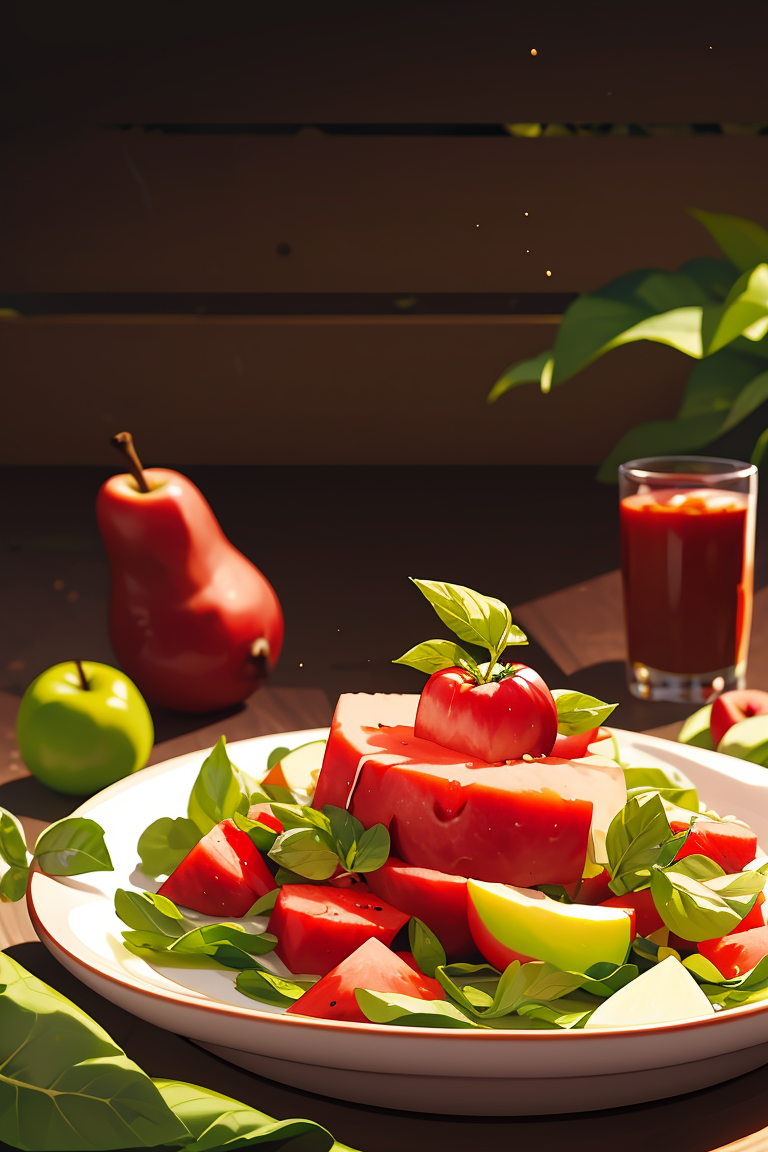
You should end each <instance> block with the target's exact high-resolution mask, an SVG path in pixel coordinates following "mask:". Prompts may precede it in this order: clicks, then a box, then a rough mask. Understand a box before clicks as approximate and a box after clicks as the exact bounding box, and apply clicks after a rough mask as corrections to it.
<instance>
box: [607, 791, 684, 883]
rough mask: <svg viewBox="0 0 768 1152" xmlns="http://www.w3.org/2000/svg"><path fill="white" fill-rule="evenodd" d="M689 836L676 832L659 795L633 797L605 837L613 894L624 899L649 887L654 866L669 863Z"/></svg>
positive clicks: (645, 794)
mask: <svg viewBox="0 0 768 1152" xmlns="http://www.w3.org/2000/svg"><path fill="white" fill-rule="evenodd" d="M687 835H688V832H687V831H685V832H679V833H677V835H675V834H674V833H673V832H672V829H671V828H670V825H669V819H668V818H667V813H666V810H665V808H664V804H663V802H662V799H661V796H660V795H659V793H658V792H642V793H641V794H640V795H638V796H633V797H632V799H631V800H629V801H628V802H627V803H626V804H625V805H624V807H623V808H622V809H621V811H620V812H617V813H616V815H615V816H614V818H613V820H612V821H611V823H610V825H609V827H608V832H607V834H606V838H605V847H606V852H607V854H608V871H609V873H610V876H611V879H610V881H609V884H608V886H609V888H610V889H611V891H612V892H614V893H615V894H616V895H617V896H624V895H625V894H626V893H627V892H632V891H635V890H636V889H638V888H646V887H647V886H648V884H649V883H650V879H651V869H652V868H653V866H654V865H656V864H658V865H660V866H664V865H665V864H669V863H670V862H671V861H672V860H673V859H674V858H675V856H676V855H677V853H678V851H679V850H680V848H681V846H682V844H683V841H684V840H685V838H686V836H687Z"/></svg>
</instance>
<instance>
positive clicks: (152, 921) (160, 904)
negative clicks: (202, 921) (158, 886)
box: [115, 888, 191, 940]
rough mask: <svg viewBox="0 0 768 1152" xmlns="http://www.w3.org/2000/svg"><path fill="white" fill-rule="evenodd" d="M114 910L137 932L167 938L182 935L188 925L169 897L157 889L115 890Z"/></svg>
mask: <svg viewBox="0 0 768 1152" xmlns="http://www.w3.org/2000/svg"><path fill="white" fill-rule="evenodd" d="M115 912H116V913H117V915H118V916H119V917H120V919H121V920H122V922H123V924H127V925H128V927H129V928H135V929H136V930H137V931H138V932H159V933H160V934H161V935H163V936H167V937H168V939H169V940H175V939H176V938H177V937H179V936H182V935H183V934H184V933H185V932H186V931H187V929H188V927H189V926H190V924H191V921H188V920H186V919H185V918H184V917H183V916H182V914H181V912H179V910H178V908H177V907H176V905H175V904H174V903H173V901H172V900H168V899H166V897H165V896H161V895H160V894H159V893H158V892H130V891H127V890H126V889H125V888H118V889H117V890H116V892H115Z"/></svg>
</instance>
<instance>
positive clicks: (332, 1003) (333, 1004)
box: [330, 1000, 336, 1008]
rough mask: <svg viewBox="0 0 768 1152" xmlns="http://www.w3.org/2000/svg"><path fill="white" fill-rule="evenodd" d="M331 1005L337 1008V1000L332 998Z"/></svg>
mask: <svg viewBox="0 0 768 1152" xmlns="http://www.w3.org/2000/svg"><path fill="white" fill-rule="evenodd" d="M330 1007H331V1008H335V1007H336V1001H335V1000H331V1003H330Z"/></svg>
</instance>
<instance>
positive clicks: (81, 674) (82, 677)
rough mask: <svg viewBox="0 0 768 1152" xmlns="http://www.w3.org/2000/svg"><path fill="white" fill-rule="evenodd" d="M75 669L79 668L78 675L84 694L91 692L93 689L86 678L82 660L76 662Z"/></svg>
mask: <svg viewBox="0 0 768 1152" xmlns="http://www.w3.org/2000/svg"><path fill="white" fill-rule="evenodd" d="M75 667H76V668H77V674H78V676H79V677H80V687H81V688H82V689H83V691H84V692H89V691H90V689H91V686H90V684H89V683H88V681H87V680H86V678H85V672H84V671H83V664H82V661H81V660H75Z"/></svg>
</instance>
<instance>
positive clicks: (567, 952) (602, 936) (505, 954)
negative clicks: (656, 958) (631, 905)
mask: <svg viewBox="0 0 768 1152" xmlns="http://www.w3.org/2000/svg"><path fill="white" fill-rule="evenodd" d="M467 901H468V902H467V913H468V918H469V928H470V931H471V933H472V938H473V940H474V941H475V944H476V945H477V947H478V948H479V950H480V952H482V954H483V956H485V958H486V960H488V961H489V963H491V964H493V965H494V966H495V967H496V968H499V969H500V970H502V971H503V970H504V968H506V967H507V965H508V964H511V963H512V961H513V960H521V961H523V962H525V961H527V960H547V961H549V963H550V964H556V965H557V967H558V968H562V969H564V970H565V971H576V972H586V970H587V969H588V968H589V967H591V965H592V964H599V963H600V962H601V961H607V962H609V963H611V964H623V963H624V961H625V959H626V956H627V952H628V951H629V945H630V943H631V940H632V920H631V918H630V916H628V915H627V913H626V912H624V911H622V910H621V909H619V908H601V907H593V906H591V905H588V904H560V903H558V901H557V900H552V899H550V897H549V896H546V895H545V894H544V893H543V892H537V891H535V890H534V889H533V888H513V887H512V886H511V885H508V884H486V883H485V882H484V881H481V880H469V881H468V882H467Z"/></svg>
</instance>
